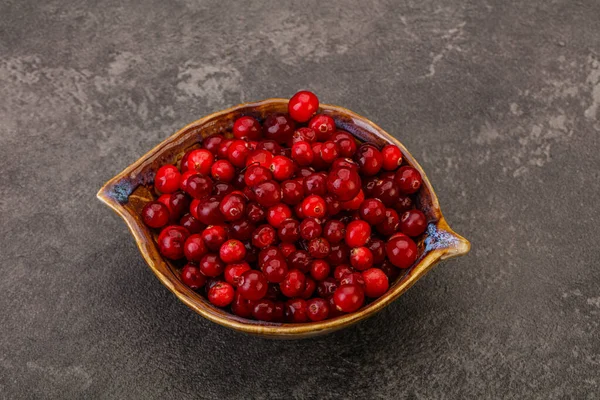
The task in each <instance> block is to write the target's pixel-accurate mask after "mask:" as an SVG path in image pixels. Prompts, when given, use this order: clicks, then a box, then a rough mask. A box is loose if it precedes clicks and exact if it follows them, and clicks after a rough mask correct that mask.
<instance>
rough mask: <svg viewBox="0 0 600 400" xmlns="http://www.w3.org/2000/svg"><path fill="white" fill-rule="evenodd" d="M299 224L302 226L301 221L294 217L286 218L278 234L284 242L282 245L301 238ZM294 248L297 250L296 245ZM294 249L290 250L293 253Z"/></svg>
mask: <svg viewBox="0 0 600 400" xmlns="http://www.w3.org/2000/svg"><path fill="white" fill-rule="evenodd" d="M299 226H300V223H299V222H298V221H296V220H295V219H292V218H288V219H286V220H284V221H283V222H282V223H281V224H280V225H279V230H278V231H277V236H279V240H281V241H282V242H283V244H282V246H283V245H286V244H287V245H289V244H291V243H294V242H296V241H297V240H298V239H300V229H299ZM294 250H295V247H294ZM292 251H293V250H292ZM292 251H290V252H289V253H291V252H292ZM289 253H288V254H289Z"/></svg>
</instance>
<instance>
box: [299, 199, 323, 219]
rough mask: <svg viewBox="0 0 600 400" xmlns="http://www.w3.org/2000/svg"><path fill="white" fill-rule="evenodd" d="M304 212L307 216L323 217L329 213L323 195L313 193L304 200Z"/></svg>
mask: <svg viewBox="0 0 600 400" xmlns="http://www.w3.org/2000/svg"><path fill="white" fill-rule="evenodd" d="M302 212H303V214H304V216H305V217H313V218H323V217H324V216H325V214H326V213H327V204H326V203H325V200H323V198H322V197H321V196H317V195H314V194H313V195H310V196H308V197H307V198H305V199H304V201H303V202H302Z"/></svg>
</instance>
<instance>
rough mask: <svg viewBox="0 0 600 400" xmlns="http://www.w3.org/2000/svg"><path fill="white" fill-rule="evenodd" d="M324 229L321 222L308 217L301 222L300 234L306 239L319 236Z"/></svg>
mask: <svg viewBox="0 0 600 400" xmlns="http://www.w3.org/2000/svg"><path fill="white" fill-rule="evenodd" d="M322 230H323V228H321V224H320V222H319V221H317V220H316V219H314V218H306V219H305V220H303V221H302V223H301V224H300V236H302V238H303V239H306V240H311V239H315V238H318V237H319V236H321V232H322Z"/></svg>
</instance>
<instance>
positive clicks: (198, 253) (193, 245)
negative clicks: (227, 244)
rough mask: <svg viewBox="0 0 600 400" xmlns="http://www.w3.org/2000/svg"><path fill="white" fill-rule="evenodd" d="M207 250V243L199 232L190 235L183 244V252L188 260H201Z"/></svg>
mask: <svg viewBox="0 0 600 400" xmlns="http://www.w3.org/2000/svg"><path fill="white" fill-rule="evenodd" d="M207 252H208V249H207V247H206V243H205V242H204V239H202V235H200V234H198V233H196V234H194V235H191V236H189V237H188V238H187V239H186V241H185V243H184V245H183V253H184V254H185V258H187V259H188V261H192V262H199V261H200V260H201V259H202V257H203V256H204V255H205V254H206V253H207Z"/></svg>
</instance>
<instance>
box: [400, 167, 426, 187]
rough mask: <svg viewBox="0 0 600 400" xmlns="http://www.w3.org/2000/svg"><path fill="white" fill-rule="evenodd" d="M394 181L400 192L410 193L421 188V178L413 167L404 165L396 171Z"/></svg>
mask: <svg viewBox="0 0 600 400" xmlns="http://www.w3.org/2000/svg"><path fill="white" fill-rule="evenodd" d="M394 181H395V182H396V185H398V188H399V189H400V191H401V192H402V193H404V194H412V193H415V192H417V191H418V190H419V189H420V188H421V184H422V183H423V178H422V177H421V174H420V173H419V171H417V170H416V169H414V168H413V167H409V166H404V167H401V168H400V169H399V170H398V171H397V172H396V177H395V178H394Z"/></svg>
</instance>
